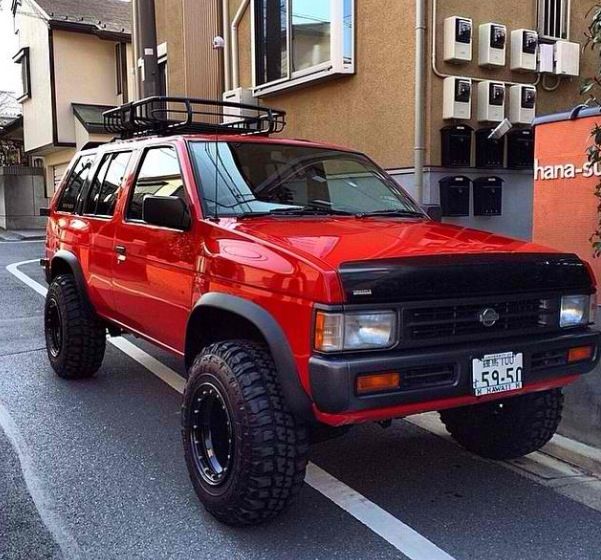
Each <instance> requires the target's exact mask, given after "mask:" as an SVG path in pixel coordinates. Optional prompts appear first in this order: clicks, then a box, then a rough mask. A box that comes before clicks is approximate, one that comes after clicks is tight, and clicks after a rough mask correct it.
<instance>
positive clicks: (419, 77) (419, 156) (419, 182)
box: [414, 0, 426, 204]
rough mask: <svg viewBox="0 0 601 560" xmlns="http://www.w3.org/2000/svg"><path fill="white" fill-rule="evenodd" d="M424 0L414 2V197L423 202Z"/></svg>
mask: <svg viewBox="0 0 601 560" xmlns="http://www.w3.org/2000/svg"><path fill="white" fill-rule="evenodd" d="M425 63H426V0H415V148H414V167H415V196H416V198H417V202H418V203H419V204H423V202H424V162H425V156H426V141H425V128H426V126H425V120H426V119H425V111H426V108H425V104H426V103H425V102H426V87H425V86H426V75H425Z"/></svg>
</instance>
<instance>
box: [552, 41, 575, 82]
mask: <svg viewBox="0 0 601 560" xmlns="http://www.w3.org/2000/svg"><path fill="white" fill-rule="evenodd" d="M555 73H556V74H558V75H559V76H579V75H580V44H579V43H570V42H568V41H557V43H555Z"/></svg>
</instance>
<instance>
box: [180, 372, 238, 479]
mask: <svg viewBox="0 0 601 560" xmlns="http://www.w3.org/2000/svg"><path fill="white" fill-rule="evenodd" d="M191 406H192V410H191V416H190V421H191V429H190V440H191V441H190V444H191V447H192V455H193V457H194V462H195V465H196V468H197V470H198V472H199V474H200V476H201V477H202V479H203V480H204V481H205V482H206V483H207V484H209V485H210V486H221V485H222V484H224V483H225V481H226V480H227V479H228V477H229V474H230V472H231V466H232V462H233V456H234V453H233V452H234V437H233V430H232V422H231V418H230V412H229V410H228V407H227V404H226V402H225V398H224V397H223V394H222V393H221V391H220V390H219V389H218V388H217V387H216V386H215V385H213V384H212V383H203V384H202V385H200V386H199V387H198V388H197V389H196V391H195V392H194V397H193V400H192V405H191Z"/></svg>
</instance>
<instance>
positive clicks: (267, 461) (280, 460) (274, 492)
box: [182, 341, 308, 525]
mask: <svg viewBox="0 0 601 560" xmlns="http://www.w3.org/2000/svg"><path fill="white" fill-rule="evenodd" d="M182 437H183V444H184V452H185V457H186V464H187V466H188V471H189V473H190V478H191V480H192V484H193V485H194V489H195V491H196V493H197V495H198V497H199V498H200V500H201V502H202V503H203V504H204V506H205V508H206V509H207V510H208V511H209V512H210V513H211V514H212V515H214V516H215V517H216V518H217V519H219V520H220V521H222V522H224V523H227V524H229V525H256V524H259V523H262V522H264V521H267V520H269V519H271V518H273V517H275V516H276V515H277V514H279V513H280V512H281V511H282V510H283V509H284V508H285V507H286V506H287V505H288V504H289V503H290V501H291V500H292V499H293V498H294V497H295V496H296V495H297V494H298V492H299V490H300V488H301V487H302V483H303V479H304V476H305V468H306V465H307V453H308V444H307V432H306V429H305V427H304V426H303V425H301V424H300V423H299V422H298V421H297V420H296V419H295V418H294V416H292V414H291V413H290V411H289V410H288V409H287V407H286V403H285V402H284V399H283V396H282V394H281V391H280V388H279V385H278V382H277V377H276V370H275V366H274V363H273V360H272V359H271V356H270V354H269V352H268V351H267V349H266V348H265V347H264V346H262V345H260V344H257V343H254V342H250V341H230V342H222V343H219V344H214V345H212V346H209V347H207V348H205V349H204V350H203V351H202V352H201V353H200V354H199V355H198V356H197V357H196V360H195V361H194V364H193V365H192V367H191V368H190V375H189V378H188V383H187V386H186V390H185V393H184V402H183V406H182Z"/></svg>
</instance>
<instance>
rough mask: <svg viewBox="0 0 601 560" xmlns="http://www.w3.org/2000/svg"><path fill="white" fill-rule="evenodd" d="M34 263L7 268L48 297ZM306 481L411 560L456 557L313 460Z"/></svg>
mask: <svg viewBox="0 0 601 560" xmlns="http://www.w3.org/2000/svg"><path fill="white" fill-rule="evenodd" d="M34 262H38V259H34V260H29V261H23V262H18V263H14V264H11V265H9V266H7V267H6V269H7V270H8V272H10V273H11V274H12V275H13V276H15V277H16V278H18V279H19V280H21V282H23V283H24V284H26V285H27V286H29V287H30V288H31V289H33V290H35V291H36V292H37V293H38V294H40V295H43V296H45V295H46V292H47V291H48V290H47V288H46V287H44V286H42V285H41V284H40V283H39V282H36V281H35V280H33V279H32V278H30V277H29V276H27V275H26V274H24V273H23V272H21V271H20V270H19V267H20V266H23V265H26V264H31V263H34ZM109 342H110V343H111V344H112V345H113V346H115V347H116V348H118V349H119V350H121V351H122V352H124V353H125V354H127V355H128V356H129V357H131V358H132V359H134V360H135V361H136V362H138V363H139V364H141V365H142V366H144V367H145V368H146V369H148V370H149V371H150V372H151V373H153V374H154V375H156V376H157V377H158V378H159V379H161V380H162V381H164V382H165V383H166V384H167V385H169V386H170V387H172V388H173V389H175V390H176V391H177V392H178V393H183V392H184V387H185V380H184V379H183V378H182V377H181V376H180V375H179V374H178V373H177V372H176V371H174V370H172V369H171V368H169V367H167V366H166V365H165V364H163V363H162V362H160V361H159V360H157V359H156V358H154V357H153V356H151V355H150V354H148V353H147V352H144V350H142V349H141V348H139V347H138V346H136V345H135V344H132V343H131V342H129V340H126V339H125V338H123V337H116V338H111V339H109ZM305 482H306V483H307V484H308V485H309V486H311V487H312V488H314V489H315V490H317V491H318V492H319V493H320V494H322V495H324V496H325V497H326V498H328V499H329V500H331V501H332V502H334V503H335V504H336V505H337V506H338V507H340V508H341V509H343V510H344V511H346V512H347V513H348V514H350V515H351V516H352V517H354V518H355V519H356V520H357V521H359V522H361V523H363V525H365V526H366V527H368V528H369V529H371V530H372V531H373V532H374V533H376V534H377V535H379V536H380V537H382V538H383V539H384V540H385V541H387V542H388V543H390V544H391V545H392V546H394V547H395V548H396V549H397V550H398V551H400V552H401V553H402V554H404V555H405V556H407V557H408V558H410V559H411V560H454V559H453V557H452V556H450V555H449V554H447V553H446V552H444V551H443V550H441V549H440V548H438V547H437V546H436V545H435V544H434V543H432V542H431V541H429V540H428V539H427V538H426V537H424V536H422V535H420V534H419V533H418V532H417V531H415V530H414V529H412V528H411V527H409V525H406V524H405V523H403V522H402V521H400V520H399V519H397V518H396V517H394V516H393V515H391V514H390V513H388V512H387V511H386V510H384V509H382V508H381V507H380V506H378V505H376V504H374V503H373V502H371V501H369V500H368V499H367V498H366V497H365V496H363V495H361V494H359V492H356V491H355V490H353V489H352V488H351V487H350V486H347V485H346V484H344V482H341V481H340V480H338V479H337V478H335V477H333V476H332V475H331V474H329V473H327V472H326V471H324V470H323V469H321V468H320V467H318V466H317V465H315V464H314V463H309V465H308V466H307V476H306V478H305Z"/></svg>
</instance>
